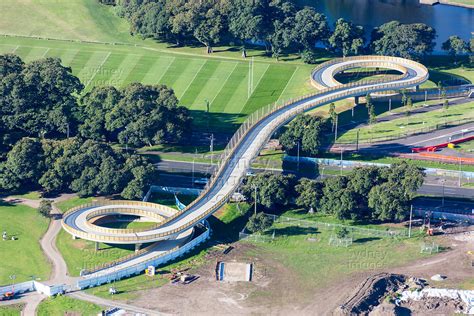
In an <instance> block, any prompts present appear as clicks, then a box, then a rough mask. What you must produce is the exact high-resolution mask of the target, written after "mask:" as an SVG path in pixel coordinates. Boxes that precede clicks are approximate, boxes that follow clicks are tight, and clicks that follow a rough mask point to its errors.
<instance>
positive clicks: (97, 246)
mask: <svg viewBox="0 0 474 316" xmlns="http://www.w3.org/2000/svg"><path fill="white" fill-rule="evenodd" d="M99 250H100V247H99V243H98V242H97V241H96V242H95V251H99Z"/></svg>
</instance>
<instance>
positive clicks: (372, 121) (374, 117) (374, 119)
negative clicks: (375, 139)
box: [365, 94, 377, 125]
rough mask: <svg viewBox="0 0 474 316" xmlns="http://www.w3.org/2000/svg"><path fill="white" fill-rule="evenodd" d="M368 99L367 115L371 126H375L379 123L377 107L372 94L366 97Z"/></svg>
mask: <svg viewBox="0 0 474 316" xmlns="http://www.w3.org/2000/svg"><path fill="white" fill-rule="evenodd" d="M365 99H366V106H367V114H368V116H369V124H370V125H372V124H375V123H377V115H376V114H375V107H374V104H373V103H372V97H371V96H370V94H367V95H366V96H365Z"/></svg>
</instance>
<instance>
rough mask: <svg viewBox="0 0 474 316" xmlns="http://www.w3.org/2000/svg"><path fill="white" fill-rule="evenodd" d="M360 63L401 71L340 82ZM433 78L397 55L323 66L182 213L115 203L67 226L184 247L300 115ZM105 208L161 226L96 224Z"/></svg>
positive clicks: (95, 236) (229, 154)
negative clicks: (309, 87) (276, 134)
mask: <svg viewBox="0 0 474 316" xmlns="http://www.w3.org/2000/svg"><path fill="white" fill-rule="evenodd" d="M357 67H364V68H367V67H373V68H388V69H393V70H397V71H398V72H399V73H400V74H399V75H391V76H388V77H384V78H381V79H376V80H367V81H358V82H353V83H349V84H340V83H339V82H337V81H336V80H335V79H334V76H335V75H336V74H337V73H339V72H341V71H344V70H347V69H351V68H357ZM427 79H428V70H427V69H426V67H424V66H423V65H421V64H420V63H417V62H415V61H411V60H408V59H403V58H397V57H386V56H356V57H346V58H338V59H333V60H330V61H328V62H326V63H323V64H320V65H318V66H317V67H316V68H315V69H314V70H313V72H312V73H311V76H310V80H311V83H312V85H313V86H315V87H316V88H318V89H320V90H319V91H317V92H315V93H312V94H308V95H304V96H301V97H299V98H296V99H293V100H290V101H288V102H286V103H284V104H280V105H278V104H276V103H275V104H270V105H268V106H266V107H263V108H261V109H259V110H258V111H257V112H255V113H253V114H252V115H250V116H249V117H248V119H247V120H246V121H245V122H244V123H243V124H242V125H241V126H240V128H239V129H238V131H237V132H236V133H235V134H234V136H233V137H232V139H231V140H230V142H229V144H228V145H227V147H226V148H225V150H224V152H223V154H222V158H221V159H220V160H219V161H220V162H219V165H218V167H217V169H216V172H215V173H214V175H213V176H212V177H211V179H210V181H209V183H208V185H207V187H206V188H205V190H204V191H203V192H202V193H201V194H200V195H199V197H198V198H197V199H196V200H195V201H193V202H192V203H191V204H190V205H188V206H187V207H186V208H185V209H183V210H182V211H175V210H172V209H170V208H166V207H163V206H160V205H157V204H153V203H145V202H131V201H110V202H102V203H97V204H87V205H83V206H79V207H76V208H74V209H71V210H69V211H68V212H66V213H65V214H64V217H63V221H62V226H63V228H64V229H65V230H66V231H67V232H68V233H70V234H71V235H72V236H74V237H80V238H83V239H87V240H91V241H96V242H105V243H112V244H143V243H151V242H157V241H165V240H167V241H168V242H169V241H172V240H174V241H175V242H169V246H170V247H171V248H173V249H174V248H176V249H179V248H180V247H183V246H184V245H185V244H186V243H189V239H188V237H189V234H191V233H190V231H192V229H193V227H195V226H196V225H198V224H200V223H202V222H203V221H204V220H205V219H206V218H207V217H209V216H210V215H212V214H213V213H214V212H215V211H217V210H218V209H219V208H220V207H221V206H222V205H223V204H224V203H226V202H227V201H228V200H229V198H230V196H231V195H232V193H233V192H234V190H235V189H236V188H237V187H238V186H239V185H240V183H241V181H242V179H243V178H244V176H245V174H246V171H247V170H248V168H249V167H250V164H251V161H252V160H253V159H254V158H255V157H256V156H257V155H258V153H259V151H260V150H261V148H262V147H263V146H264V145H265V143H266V142H267V141H268V139H269V138H270V137H271V135H272V134H273V133H274V132H275V131H276V130H277V129H278V128H279V127H281V126H282V125H284V124H286V123H287V122H289V121H291V120H292V119H293V118H294V117H295V116H297V115H298V114H300V113H304V112H306V111H309V110H312V109H315V108H318V107H321V106H323V105H326V104H328V103H331V102H335V101H338V100H342V99H346V98H350V97H359V96H365V95H366V94H368V93H379V92H386V91H396V90H400V89H405V88H410V87H417V86H419V85H420V84H422V83H423V82H425V81H426V80H427ZM102 212H115V213H116V214H118V213H121V212H124V213H125V212H128V213H126V214H129V213H130V212H132V213H133V212H135V214H136V215H138V216H146V217H153V218H154V219H155V220H156V224H155V225H153V226H152V227H148V228H147V229H140V230H121V229H115V230H111V229H103V228H102V227H99V226H97V225H94V224H93V223H91V219H93V218H95V217H96V216H100V215H102V214H105V213H102ZM186 232H188V233H186ZM171 248H170V249H171ZM176 251H178V250H176Z"/></svg>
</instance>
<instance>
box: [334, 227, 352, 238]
mask: <svg viewBox="0 0 474 316" xmlns="http://www.w3.org/2000/svg"><path fill="white" fill-rule="evenodd" d="M348 235H349V230H347V228H345V227H338V228H337V229H336V237H337V238H340V239H342V238H346V237H347V236H348Z"/></svg>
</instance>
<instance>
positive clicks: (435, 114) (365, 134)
mask: <svg viewBox="0 0 474 316" xmlns="http://www.w3.org/2000/svg"><path fill="white" fill-rule="evenodd" d="M472 119H474V102H469V103H465V104H460V105H456V106H451V107H448V108H447V109H446V108H443V109H439V110H435V111H431V112H427V113H422V114H413V115H409V114H407V115H406V116H405V117H402V118H397V119H394V120H391V121H388V122H380V123H375V124H372V125H367V126H364V127H362V128H360V129H352V130H349V131H347V132H345V133H343V134H342V135H341V136H340V137H339V138H338V142H339V143H355V142H356V139H357V132H358V131H359V141H377V140H383V139H395V138H402V137H404V136H405V135H410V134H414V133H423V132H429V131H432V130H435V129H438V128H439V127H442V126H446V125H450V126H453V125H459V124H462V123H467V122H469V121H470V120H472Z"/></svg>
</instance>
